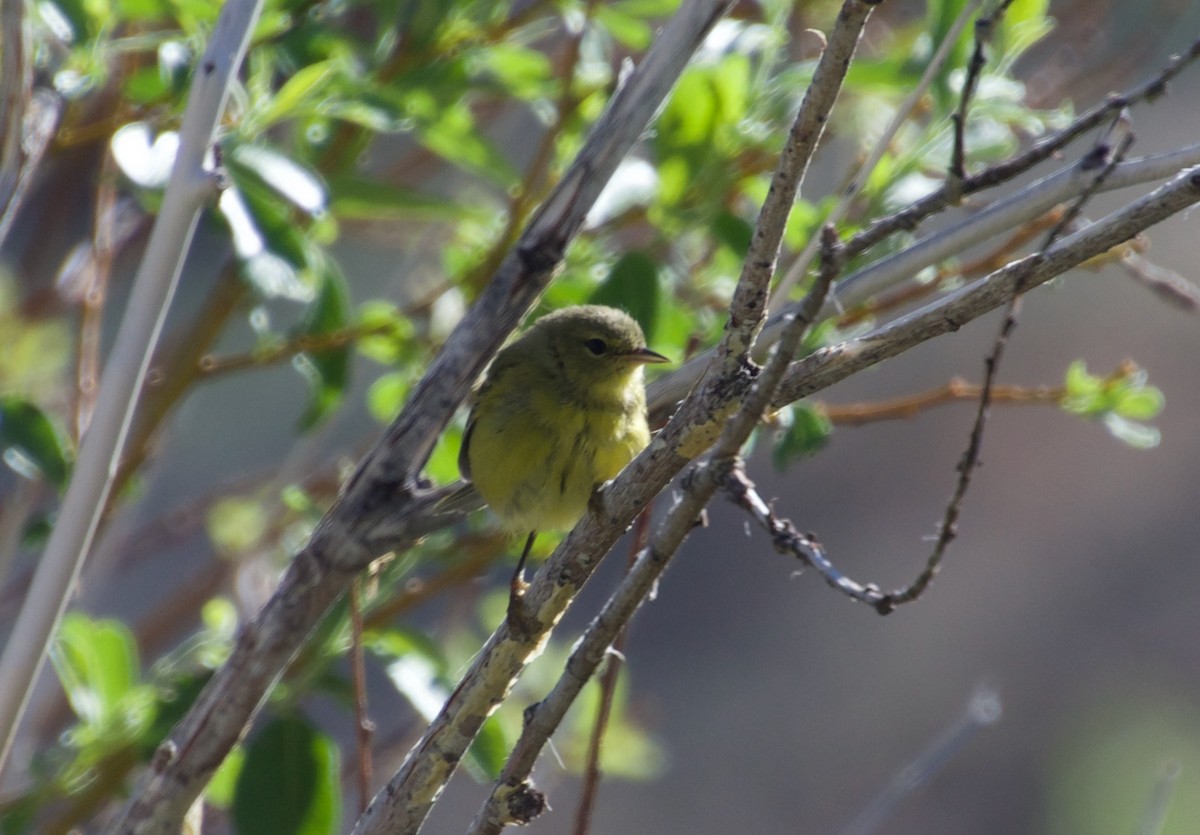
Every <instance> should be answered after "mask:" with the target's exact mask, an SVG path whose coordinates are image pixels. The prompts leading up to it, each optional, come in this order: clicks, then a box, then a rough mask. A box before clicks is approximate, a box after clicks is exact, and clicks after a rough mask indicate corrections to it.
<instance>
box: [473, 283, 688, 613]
mask: <svg viewBox="0 0 1200 835" xmlns="http://www.w3.org/2000/svg"><path fill="white" fill-rule="evenodd" d="M669 361H670V360H668V359H667V358H666V357H664V356H663V355H662V354H658V353H655V352H654V351H651V350H650V349H649V348H647V347H646V337H645V336H644V335H643V334H642V329H641V327H640V326H639V325H638V323H637V322H636V321H635V320H634V319H633V317H631V316H630V315H629V314H627V313H625V312H624V311H621V310H617V309H616V308H612V307H604V306H601V305H583V306H579V307H568V308H564V309H562V310H558V311H555V312H554V313H550V314H548V315H546V316H543V317H542V318H541V319H538V320H537V322H536V323H534V325H533V326H532V327H531V328H529V330H527V331H526V332H525V333H524V334H523V335H522V336H521V337H520V338H519V339H517V340H516V341H515V342H512V343H511V344H509V345H508V346H506V347H505V348H504V349H502V350H501V351H500V353H499V354H497V355H496V359H495V361H494V362H493V363H492V366H491V368H490V369H489V371H488V373H487V378H486V379H485V380H484V382H483V385H482V386H480V388H479V390H478V392H477V393H476V395H475V402H474V405H473V406H472V408H471V415H470V417H469V418H468V420H467V431H466V434H465V435H464V436H463V442H462V449H461V451H460V452H459V457H458V466H459V470H461V472H462V475H463V478H465V479H467V480H468V481H471V482H473V483H474V484H475V487H476V489H477V490H478V491H479V494H480V495H481V496H482V497H483V499H484V501H486V502H487V503H488V505H489V506H490V507H491V508H492V510H493V511H495V513H496V515H497V516H498V517H500V521H501V523H502V524H503V525H504V526H505V527H506V528H508V529H509V530H511V531H512V532H514V533H525V532H528V534H529V537H528V539H527V540H526V542H525V551H524V553H523V554H522V556H521V561H520V563H519V564H518V567H517V573H516V575H515V576H514V578H513V585H514V591H518V592H519V587H520V586H521V585H522V583H521V567H522V566H523V565H524V563H525V558H526V557H527V556H528V554H529V549H530V548H531V547H532V545H533V540H534V536H535V535H536V533H537V531H539V530H546V529H553V530H565V529H568V528H570V527H572V526H573V525H574V524H575V522H576V521H578V519H579V517H581V516H582V515H583V514H584V511H586V510H587V506H588V500H589V499H590V498H591V496H592V493H593V492H594V491H595V489H596V487H597V486H599V485H600V484H602V483H604V482H605V481H608V480H609V479H611V478H613V477H614V476H616V475H617V473H619V472H620V471H621V470H622V468H624V467H625V465H626V464H628V463H629V462H630V461H631V460H633V457H634V456H635V455H637V454H638V453H639V452H641V451H642V450H643V449H644V448H645V447H646V444H648V443H649V442H650V430H649V427H648V426H647V424H646V389H645V383H644V381H643V377H642V367H643V366H644V365H645V364H646V363H652V362H653V363H658V362H669Z"/></svg>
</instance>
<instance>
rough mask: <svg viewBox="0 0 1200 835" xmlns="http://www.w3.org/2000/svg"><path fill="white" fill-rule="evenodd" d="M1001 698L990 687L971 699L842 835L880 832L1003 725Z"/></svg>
mask: <svg viewBox="0 0 1200 835" xmlns="http://www.w3.org/2000/svg"><path fill="white" fill-rule="evenodd" d="M1001 713H1002V706H1001V703H1000V696H999V694H998V693H996V691H994V690H992V689H991V688H989V687H980V688H979V689H977V690H976V691H975V693H973V694H972V695H971V699H970V701H969V702H968V703H967V706H966V708H965V709H964V710H963V712H962V715H961V716H959V717H958V718H957V719H956V720H955V721H954V722H952V723H951V724H950V725H948V726H947V727H946V728H945V729H944V730H943V731H942V732H941V733H940V734H938V735H937V737H936V738H934V740H933V741H932V742H931V743H930V744H929V747H927V748H926V749H925V750H924V751H922V752H921V753H920V754H919V755H918V756H917V757H916V759H914V760H913V761H912V762H910V763H909V764H908V765H906V766H904V767H903V768H901V769H900V770H898V771H897V772H896V773H895V775H893V777H892V779H891V780H890V781H889V782H888V784H887V785H886V786H884V788H883V790H882V791H881V792H880V793H879V794H878V795H876V796H875V797H874V798H872V799H871V801H870V802H869V803H867V804H866V805H865V806H863V808H862V810H861V811H860V812H859V813H858V814H857V815H855V816H854V820H852V821H851V822H850V823H849V824H847V826H846V828H845V829H843V830H842V831H841V835H871V833H873V832H878V831H879V829H880V826H881V825H882V824H883V822H884V821H885V820H887V818H888V816H889V815H891V814H892V812H894V811H895V809H896V807H897V806H898V805H899V803H900V801H901V800H903V799H904V798H905V797H907V796H909V795H911V794H912V793H913V792H915V791H916V790H917V789H919V788H920V787H921V786H923V785H925V784H926V783H928V782H929V780H930V779H932V778H933V777H934V776H935V775H936V774H938V773H939V772H940V771H941V770H942V769H943V768H945V767H946V764H947V763H948V762H949V761H950V760H951V759H952V758H953V757H954V756H955V755H956V754H958V752H959V751H961V750H962V749H963V747H964V746H965V745H966V744H967V743H968V742H970V741H971V740H972V739H974V738H975V737H976V736H977V735H978V734H979V732H980V731H981V730H983V729H984V728H986V727H989V726H991V725H994V724H996V723H997V722H998V721H1000V716H1001Z"/></svg>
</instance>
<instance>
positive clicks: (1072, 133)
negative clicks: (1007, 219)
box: [846, 40, 1200, 258]
mask: <svg viewBox="0 0 1200 835" xmlns="http://www.w3.org/2000/svg"><path fill="white" fill-rule="evenodd" d="M1197 58H1200V40H1196V41H1193V42H1192V45H1191V46H1190V47H1189V48H1188V50H1187V51H1186V52H1184V53H1182V54H1180V55H1177V56H1174V57H1173V58H1172V59H1171V60H1170V61H1169V62H1168V63H1167V65H1166V66H1164V67H1163V69H1162V70H1160V71H1159V72H1158V73H1157V74H1156V75H1154V76H1153V77H1152V78H1150V79H1149V80H1148V81H1144V82H1142V83H1141V84H1139V85H1137V86H1135V87H1132V88H1130V89H1129V90H1127V91H1125V92H1124V93H1121V94H1119V95H1113V96H1109V98H1108V99H1107V100H1106V101H1105V102H1104V103H1103V104H1099V105H1097V106H1095V107H1093V108H1092V109H1091V110H1089V111H1087V112H1086V113H1083V114H1081V115H1080V116H1079V117H1077V118H1076V119H1075V120H1074V121H1073V122H1071V124H1069V125H1067V126H1066V127H1064V128H1062V129H1061V130H1058V131H1056V132H1054V133H1052V134H1050V135H1049V136H1046V137H1043V138H1042V139H1040V140H1038V141H1037V142H1035V143H1034V144H1033V146H1032V147H1031V148H1029V150H1027V151H1025V152H1023V153H1020V154H1017V155H1016V156H1014V157H1012V158H1011V159H1008V160H1005V161H1004V162H1002V163H998V164H996V165H993V166H989V167H988V168H986V169H984V170H982V171H980V172H979V173H977V174H972V175H968V176H967V177H965V178H964V179H963V182H962V195H963V196H967V195H970V194H974V193H975V192H977V191H981V190H983V189H986V188H991V187H993V186H996V185H1000V184H1001V183H1006V182H1008V181H1009V180H1011V179H1013V178H1014V177H1017V176H1019V175H1021V174H1023V173H1025V172H1026V171H1028V170H1029V169H1031V168H1033V167H1034V166H1035V165H1037V164H1038V163H1041V162H1045V161H1046V160H1047V159H1050V158H1051V157H1052V156H1054V155H1055V154H1057V153H1058V152H1059V151H1061V150H1062V149H1063V148H1065V147H1066V146H1067V145H1069V144H1070V143H1072V142H1074V141H1075V140H1076V139H1078V138H1079V137H1080V136H1082V135H1083V134H1085V133H1087V132H1088V131H1090V130H1092V129H1093V128H1095V127H1097V126H1098V125H1102V124H1104V123H1105V122H1106V121H1108V120H1109V119H1111V118H1112V117H1113V115H1114V114H1116V113H1118V112H1120V111H1121V110H1124V109H1125V108H1128V107H1130V106H1132V105H1134V104H1136V103H1138V102H1141V101H1153V100H1154V99H1156V98H1158V97H1159V96H1161V95H1162V94H1163V93H1164V92H1166V89H1167V83H1168V82H1169V81H1171V80H1172V79H1173V78H1175V77H1176V76H1177V75H1179V74H1180V73H1181V72H1183V71H1184V70H1185V69H1186V68H1187V67H1188V65H1190V64H1191V63H1192V62H1193V61H1195V60H1196V59H1197ZM950 197H951V195H950V191H949V189H947V188H946V187H944V186H943V187H942V188H939V189H937V190H936V191H933V192H931V193H930V194H928V195H926V196H925V197H922V198H921V199H920V200H917V201H916V202H915V203H913V204H912V205H911V206H909V207H908V208H906V209H904V210H903V211H901V212H897V213H896V214H894V215H889V216H888V217H886V218H882V219H880V220H878V221H876V222H875V223H872V224H871V225H870V226H868V227H867V228H866V229H863V230H862V231H861V232H859V233H857V234H856V235H854V237H852V238H850V240H848V241H847V242H846V256H847V258H854V257H856V256H858V255H860V254H861V253H863V252H865V251H866V250H868V249H870V248H871V247H873V246H874V245H875V244H877V243H879V242H880V241H882V240H883V239H884V238H887V237H889V236H890V235H892V234H893V233H895V232H899V231H903V230H911V229H915V228H916V227H917V225H918V224H919V223H920V222H921V221H922V220H924V219H925V218H927V217H929V216H930V215H932V214H935V213H937V212H939V211H941V210H943V209H945V208H946V206H948V205H949V203H950Z"/></svg>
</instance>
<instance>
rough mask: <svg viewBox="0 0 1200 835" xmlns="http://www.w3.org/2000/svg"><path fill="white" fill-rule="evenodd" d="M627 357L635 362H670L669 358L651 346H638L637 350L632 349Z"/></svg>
mask: <svg viewBox="0 0 1200 835" xmlns="http://www.w3.org/2000/svg"><path fill="white" fill-rule="evenodd" d="M625 357H626V358H627V359H629V360H631V361H633V362H639V363H651V362H653V363H659V362H670V360H669V359H667V358H666V357H664V356H663V355H662V354H659V353H657V352H655V351H651V350H650V349H649V348H638V349H637V350H636V351H630V352H629V353H628V354H626V355H625Z"/></svg>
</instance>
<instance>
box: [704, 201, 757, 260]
mask: <svg viewBox="0 0 1200 835" xmlns="http://www.w3.org/2000/svg"><path fill="white" fill-rule="evenodd" d="M712 231H713V234H714V235H715V236H716V237H717V240H719V241H720V242H721V243H722V244H724V245H725V246H726V247H727V248H728V249H729V250H730V251H731V252H732V253H733V254H734V255H736V256H738V257H739V258H744V257H745V256H746V253H747V252H749V251H750V238H751V236H752V235H753V234H754V227H752V226H751V225H750V224H749V223H747V222H746V221H745V220H743V219H742V218H740V217H738V216H737V215H735V214H733V213H732V212H728V211H722V212H720V213H718V214H717V216H716V217H715V218H713V222H712Z"/></svg>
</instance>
